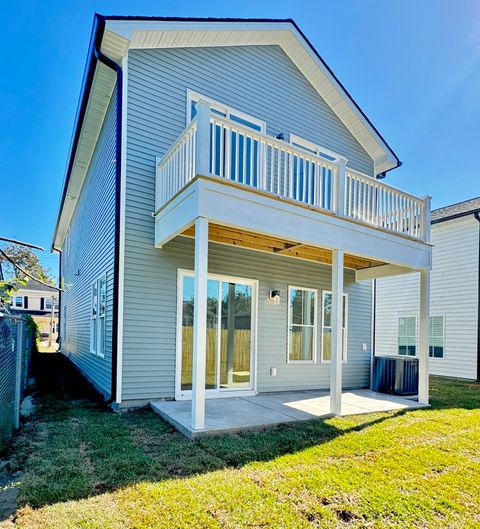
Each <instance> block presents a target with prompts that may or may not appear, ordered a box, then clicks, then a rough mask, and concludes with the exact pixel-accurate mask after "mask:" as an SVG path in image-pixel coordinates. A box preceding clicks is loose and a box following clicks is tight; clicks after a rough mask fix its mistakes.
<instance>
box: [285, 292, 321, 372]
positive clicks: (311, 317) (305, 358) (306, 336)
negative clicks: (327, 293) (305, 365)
mask: <svg viewBox="0 0 480 529" xmlns="http://www.w3.org/2000/svg"><path fill="white" fill-rule="evenodd" d="M316 314H317V291H316V290H315V289H312V288H301V287H291V286H289V287H288V361H289V362H315V360H316V342H317V338H316V336H317V324H316V322H317V316H316Z"/></svg>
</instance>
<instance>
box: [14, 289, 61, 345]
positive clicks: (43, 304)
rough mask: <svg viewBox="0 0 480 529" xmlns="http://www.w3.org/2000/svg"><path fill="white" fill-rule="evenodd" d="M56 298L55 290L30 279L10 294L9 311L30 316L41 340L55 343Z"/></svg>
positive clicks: (56, 329)
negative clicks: (36, 326)
mask: <svg viewBox="0 0 480 529" xmlns="http://www.w3.org/2000/svg"><path fill="white" fill-rule="evenodd" d="M58 297H59V296H58V291H57V289H56V288H54V287H49V286H47V285H44V284H42V283H40V282H38V281H35V280H34V279H32V280H29V281H28V282H27V283H26V284H25V285H23V286H21V287H19V289H18V290H16V291H15V292H14V293H13V294H12V297H11V301H10V303H11V310H12V312H16V313H22V314H30V316H32V318H33V319H34V321H35V323H36V324H37V325H38V330H39V332H40V337H41V339H45V340H46V339H48V340H51V341H52V342H53V343H55V341H56V340H57V336H58V331H59V322H58V308H59V300H58Z"/></svg>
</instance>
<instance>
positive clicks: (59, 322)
mask: <svg viewBox="0 0 480 529" xmlns="http://www.w3.org/2000/svg"><path fill="white" fill-rule="evenodd" d="M57 252H58V286H59V287H60V288H63V285H62V251H61V250H57ZM57 321H58V333H57V342H58V350H60V348H61V343H62V335H61V333H62V291H61V290H59V291H58V319H57Z"/></svg>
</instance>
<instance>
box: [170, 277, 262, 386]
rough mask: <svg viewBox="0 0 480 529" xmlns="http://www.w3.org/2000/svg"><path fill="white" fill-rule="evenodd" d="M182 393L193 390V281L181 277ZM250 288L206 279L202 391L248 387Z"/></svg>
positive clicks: (192, 279) (249, 374) (249, 365)
mask: <svg viewBox="0 0 480 529" xmlns="http://www.w3.org/2000/svg"><path fill="white" fill-rule="evenodd" d="M182 281H183V283H182V287H183V294H182V328H181V332H182V350H181V383H180V389H181V391H191V389H192V366H193V311H194V278H193V276H191V275H185V276H183V278H182ZM252 293H253V289H252V286H251V285H249V284H242V283H236V282H232V281H221V280H217V279H209V280H208V287H207V354H206V372H205V389H206V390H220V391H222V390H228V389H230V390H231V389H249V388H250V387H251V359H252Z"/></svg>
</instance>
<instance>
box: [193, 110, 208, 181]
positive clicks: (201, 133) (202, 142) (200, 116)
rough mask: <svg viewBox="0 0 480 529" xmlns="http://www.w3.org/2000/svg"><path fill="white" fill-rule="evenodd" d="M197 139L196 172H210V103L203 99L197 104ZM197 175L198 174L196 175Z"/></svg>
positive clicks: (206, 174)
mask: <svg viewBox="0 0 480 529" xmlns="http://www.w3.org/2000/svg"><path fill="white" fill-rule="evenodd" d="M196 109H197V115H196V116H195V117H196V119H197V140H196V142H195V143H196V149H195V150H196V152H195V173H196V174H197V175H203V176H208V175H209V174H210V143H211V142H210V105H209V104H208V103H207V102H206V101H203V100H200V101H199V102H198V103H197V104H196ZM195 176H196V175H195Z"/></svg>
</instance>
